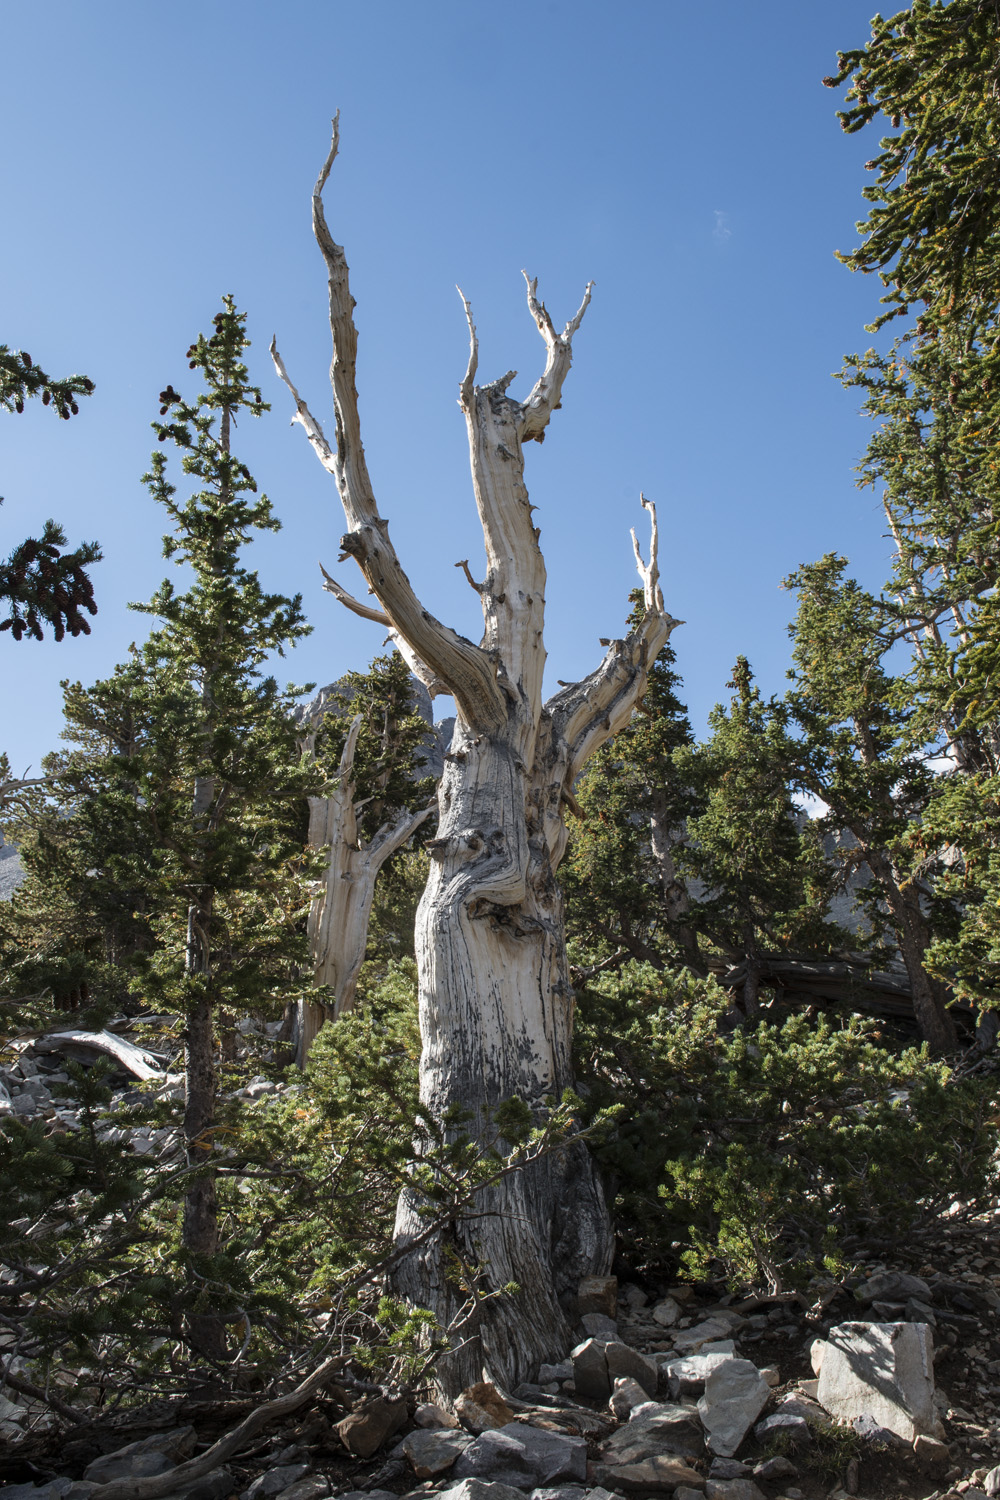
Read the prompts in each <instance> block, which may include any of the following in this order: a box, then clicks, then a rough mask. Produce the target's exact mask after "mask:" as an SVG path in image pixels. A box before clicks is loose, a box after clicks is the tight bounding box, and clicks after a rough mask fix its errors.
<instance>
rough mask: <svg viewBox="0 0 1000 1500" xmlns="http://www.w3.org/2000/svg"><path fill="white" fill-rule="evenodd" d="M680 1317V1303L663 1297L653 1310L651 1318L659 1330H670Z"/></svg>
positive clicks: (671, 1298)
mask: <svg viewBox="0 0 1000 1500" xmlns="http://www.w3.org/2000/svg"><path fill="white" fill-rule="evenodd" d="M680 1315H681V1308H680V1303H679V1302H675V1301H674V1299H673V1297H664V1298H663V1301H662V1302H658V1303H657V1304H656V1306H655V1307H654V1308H653V1317H654V1319H655V1320H656V1322H657V1323H659V1325H660V1327H661V1328H672V1327H673V1326H674V1324H675V1323H676V1322H677V1319H678V1318H679V1317H680Z"/></svg>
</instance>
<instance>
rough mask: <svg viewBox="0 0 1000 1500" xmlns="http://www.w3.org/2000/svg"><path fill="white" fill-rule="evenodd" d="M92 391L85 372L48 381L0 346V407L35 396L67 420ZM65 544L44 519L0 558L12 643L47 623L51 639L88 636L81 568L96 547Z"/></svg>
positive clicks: (89, 605) (16, 406)
mask: <svg viewBox="0 0 1000 1500" xmlns="http://www.w3.org/2000/svg"><path fill="white" fill-rule="evenodd" d="M93 389H94V382H93V381H92V380H89V379H88V378H87V376H86V375H70V376H69V377H68V378H67V379H65V380H54V379H53V378H52V377H51V376H50V375H46V373H45V371H44V370H43V369H42V368H41V366H40V365H36V364H35V363H34V361H33V360H32V358H31V355H30V354H26V353H25V352H24V351H23V350H21V351H20V352H15V351H14V350H12V349H9V348H8V347H7V345H6V344H0V411H12V412H18V413H20V412H23V411H24V403H25V401H30V400H31V398H32V397H33V396H39V397H41V402H42V405H43V406H51V407H52V409H53V411H55V412H56V414H57V415H58V416H60V417H62V418H64V419H65V420H66V421H69V419H70V417H72V416H76V415H77V413H78V412H79V410H80V407H79V405H78V403H77V399H76V398H77V397H78V396H89V395H91V393H92V392H93ZM2 504H3V500H2V499H0V505H2ZM65 546H66V533H65V532H64V531H63V529H62V527H61V526H58V525H57V524H56V522H55V521H52V520H48V521H46V522H45V525H44V527H43V530H42V534H41V536H40V537H31V536H29V537H28V538H27V539H26V540H25V541H23V542H19V543H18V545H17V546H16V547H15V548H14V550H13V552H12V553H11V554H10V556H9V557H8V558H7V559H6V560H0V602H4V603H6V604H7V605H9V608H10V613H9V614H8V616H7V618H6V619H5V620H0V631H4V630H9V631H10V633H11V635H12V636H13V638H14V640H15V641H19V640H21V639H22V638H23V637H24V636H25V635H27V636H28V637H29V639H31V638H34V639H35V640H38V641H40V640H41V639H42V637H43V635H44V633H45V632H44V630H43V626H44V625H51V626H52V633H53V635H54V636H55V638H56V640H57V641H61V640H62V639H63V637H64V635H65V634H66V631H67V630H68V631H69V633H70V635H89V634H90V625H89V624H88V623H87V619H86V616H87V615H88V614H91V615H96V613H97V605H96V604H95V603H94V588H93V584H92V583H91V581H90V577H89V575H88V573H87V571H86V570H87V568H88V567H89V566H90V565H91V563H95V562H99V561H100V557H101V551H100V548H99V547H98V546H97V544H96V542H84V543H83V544H82V545H81V546H79V547H77V548H76V549H75V551H73V552H63V551H62V548H64V547H65Z"/></svg>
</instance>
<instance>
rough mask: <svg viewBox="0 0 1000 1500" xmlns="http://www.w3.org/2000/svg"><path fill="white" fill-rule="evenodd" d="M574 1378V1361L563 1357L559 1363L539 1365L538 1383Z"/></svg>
mask: <svg viewBox="0 0 1000 1500" xmlns="http://www.w3.org/2000/svg"><path fill="white" fill-rule="evenodd" d="M572 1379H573V1361H572V1360H571V1359H563V1360H560V1362H559V1363H558V1364H557V1365H539V1366H538V1384H539V1385H549V1384H550V1383H551V1382H552V1381H553V1380H557V1381H559V1382H560V1384H561V1383H562V1381H564V1380H572Z"/></svg>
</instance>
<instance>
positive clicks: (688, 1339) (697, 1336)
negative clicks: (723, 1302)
mask: <svg viewBox="0 0 1000 1500" xmlns="http://www.w3.org/2000/svg"><path fill="white" fill-rule="evenodd" d="M728 1337H729V1324H728V1322H723V1320H722V1319H721V1318H706V1319H705V1320H704V1321H703V1322H701V1323H696V1324H695V1325H694V1327H693V1328H685V1329H684V1330H683V1332H681V1333H678V1334H676V1335H675V1337H674V1346H675V1347H676V1349H677V1351H678V1352H679V1353H680V1354H687V1353H691V1354H693V1353H694V1352H695V1350H696V1349H699V1348H700V1347H701V1345H702V1344H707V1343H709V1342H710V1341H711V1340H712V1339H726V1338H728Z"/></svg>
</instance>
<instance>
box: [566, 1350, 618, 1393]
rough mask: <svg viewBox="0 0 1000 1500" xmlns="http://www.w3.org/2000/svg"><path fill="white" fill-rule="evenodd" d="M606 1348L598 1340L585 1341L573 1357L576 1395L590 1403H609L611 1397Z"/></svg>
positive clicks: (574, 1351) (574, 1352)
mask: <svg viewBox="0 0 1000 1500" xmlns="http://www.w3.org/2000/svg"><path fill="white" fill-rule="evenodd" d="M604 1347H605V1346H604V1344H603V1343H601V1342H600V1341H599V1340H597V1339H585V1340H584V1342H583V1343H582V1344H577V1346H576V1348H575V1349H574V1350H573V1353H572V1355H571V1358H572V1360H573V1383H574V1385H575V1386H576V1394H577V1395H578V1396H583V1397H584V1398H585V1399H586V1400H588V1401H607V1399H608V1397H609V1396H610V1395H611V1376H610V1375H609V1374H608V1361H607V1356H606V1355H605V1353H604Z"/></svg>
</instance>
